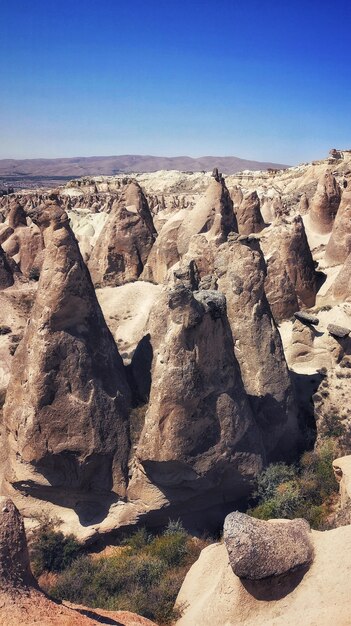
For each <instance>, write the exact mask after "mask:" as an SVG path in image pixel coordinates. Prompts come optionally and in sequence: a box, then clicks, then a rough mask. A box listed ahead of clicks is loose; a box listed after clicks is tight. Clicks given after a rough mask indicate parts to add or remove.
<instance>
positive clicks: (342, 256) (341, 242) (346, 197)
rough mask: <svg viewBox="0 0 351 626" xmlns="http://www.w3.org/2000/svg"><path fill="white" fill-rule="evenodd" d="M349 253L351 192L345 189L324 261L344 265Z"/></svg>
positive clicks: (350, 250) (350, 240)
mask: <svg viewBox="0 0 351 626" xmlns="http://www.w3.org/2000/svg"><path fill="white" fill-rule="evenodd" d="M350 252H351V190H348V189H345V190H344V191H343V194H342V196H341V202H340V206H339V210H338V212H337V215H336V218H335V221H334V226H333V230H332V234H331V237H330V239H329V242H328V245H327V248H326V251H325V260H326V262H327V263H329V264H330V265H339V264H341V263H344V262H345V261H346V259H347V257H348V255H349V254H350Z"/></svg>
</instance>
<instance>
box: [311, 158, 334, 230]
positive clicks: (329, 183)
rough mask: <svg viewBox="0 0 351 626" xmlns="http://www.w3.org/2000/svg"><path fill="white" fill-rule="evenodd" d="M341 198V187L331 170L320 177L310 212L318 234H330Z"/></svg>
mask: <svg viewBox="0 0 351 626" xmlns="http://www.w3.org/2000/svg"><path fill="white" fill-rule="evenodd" d="M340 198H341V192H340V187H339V185H338V183H337V182H336V180H335V178H334V176H333V174H332V173H331V171H330V170H327V171H326V172H325V173H324V174H322V176H321V177H320V179H319V181H318V185H317V190H316V193H315V195H314V196H313V199H312V202H311V207H310V210H309V217H310V222H311V226H312V228H313V230H314V231H315V232H316V233H320V234H325V233H330V232H331V231H332V228H333V223H334V219H335V215H336V213H337V210H338V208H339V204H340Z"/></svg>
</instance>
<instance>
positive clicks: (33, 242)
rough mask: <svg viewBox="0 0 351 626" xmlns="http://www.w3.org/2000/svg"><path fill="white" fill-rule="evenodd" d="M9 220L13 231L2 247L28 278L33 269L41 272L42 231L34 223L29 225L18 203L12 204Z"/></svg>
mask: <svg viewBox="0 0 351 626" xmlns="http://www.w3.org/2000/svg"><path fill="white" fill-rule="evenodd" d="M8 219H9V226H10V228H11V229H12V231H9V236H8V237H7V238H6V240H5V239H4V240H3V244H2V247H3V249H4V251H5V252H6V254H7V255H8V257H12V258H13V260H14V261H15V262H16V263H17V265H18V267H19V269H20V270H21V272H22V274H23V275H24V276H26V277H27V278H28V277H30V275H31V271H32V270H33V269H35V270H36V271H38V270H40V268H41V265H42V261H43V252H42V251H43V247H44V245H43V238H42V235H41V233H40V229H39V228H38V226H37V225H36V224H33V223H32V224H30V225H29V226H28V225H27V221H26V213H25V211H24V208H23V206H22V205H21V204H19V203H18V202H17V201H14V202H13V203H12V205H11V207H10V212H9V218H8Z"/></svg>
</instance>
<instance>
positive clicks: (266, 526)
mask: <svg viewBox="0 0 351 626" xmlns="http://www.w3.org/2000/svg"><path fill="white" fill-rule="evenodd" d="M310 534H311V529H310V526H309V524H308V522H306V520H304V519H294V520H269V521H264V520H258V519H255V518H253V517H250V516H249V515H245V513H238V512H235V513H230V514H229V515H227V517H226V518H225V521H224V529H223V538H224V545H225V547H226V548H227V551H228V555H229V562H230V565H231V567H232V569H233V572H234V574H236V575H237V576H239V578H244V579H248V580H261V579H262V578H268V577H271V576H280V575H281V574H287V573H292V572H294V571H295V570H296V569H298V568H302V567H308V566H309V565H310V564H311V562H312V560H313V546H312V542H311V539H310Z"/></svg>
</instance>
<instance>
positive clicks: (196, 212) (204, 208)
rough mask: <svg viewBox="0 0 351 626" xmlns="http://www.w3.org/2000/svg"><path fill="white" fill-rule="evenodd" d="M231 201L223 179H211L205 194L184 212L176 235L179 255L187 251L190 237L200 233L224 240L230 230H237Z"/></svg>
mask: <svg viewBox="0 0 351 626" xmlns="http://www.w3.org/2000/svg"><path fill="white" fill-rule="evenodd" d="M237 229H238V228H237V222H236V218H235V215H234V211H233V202H232V200H231V197H230V194H229V191H228V189H227V187H226V185H225V182H224V180H223V179H220V180H218V181H217V180H215V179H212V180H211V182H210V184H209V186H208V188H207V190H206V192H205V194H204V195H203V196H202V197H201V198H200V200H199V201H198V203H197V204H196V206H195V207H194V208H193V209H192V210H191V211H190V212H188V213H187V214H186V216H185V218H184V220H183V222H182V224H181V226H180V228H179V231H178V237H177V247H178V252H179V256H180V257H182V256H183V255H185V253H186V252H187V251H188V248H189V244H190V239H191V237H192V236H193V235H198V234H200V233H202V234H204V235H205V236H206V239H207V240H210V239H216V240H218V239H219V240H221V241H225V239H226V238H227V236H228V234H229V233H230V232H237Z"/></svg>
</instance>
